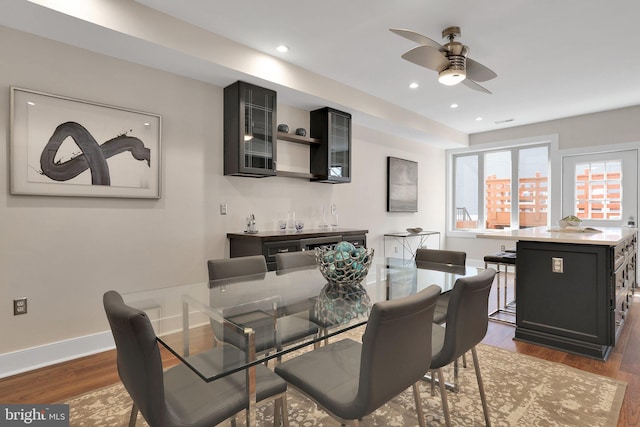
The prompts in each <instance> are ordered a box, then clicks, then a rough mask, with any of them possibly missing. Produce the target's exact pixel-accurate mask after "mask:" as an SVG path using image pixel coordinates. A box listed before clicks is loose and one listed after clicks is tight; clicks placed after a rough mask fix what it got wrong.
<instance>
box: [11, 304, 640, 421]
mask: <svg viewBox="0 0 640 427" xmlns="http://www.w3.org/2000/svg"><path fill="white" fill-rule="evenodd" d="M513 335H514V327H513V326H510V325H505V324H502V323H496V322H489V331H488V332H487V336H486V337H485V339H484V341H483V342H484V343H486V344H489V345H493V346H496V347H500V348H503V349H506V350H510V351H514V352H518V353H523V354H528V355H531V356H535V357H538V358H541V359H546V360H550V361H554V362H558V363H563V364H565V365H568V366H572V367H575V368H578V369H581V370H584V371H588V372H593V373H596V374H600V375H604V376H608V377H612V378H618V379H621V380H624V381H626V382H627V383H628V387H627V391H626V394H625V398H624V403H623V405H622V410H621V413H620V418H619V421H618V426H619V427H621V426H637V425H640V293H638V295H636V297H635V300H634V304H633V305H632V308H631V313H630V315H629V317H628V319H627V325H626V327H625V328H624V331H623V333H622V335H621V337H620V340H619V342H618V345H617V346H616V347H615V349H614V350H613V351H612V354H611V356H610V357H609V359H608V360H607V361H606V362H602V361H597V360H593V359H588V358H585V357H581V356H576V355H572V354H568V353H565V352H562V351H557V350H551V349H548V348H544V347H539V346H536V345H532V344H526V343H522V342H518V341H514V340H513ZM163 359H164V360H165V361H166V363H167V364H173V363H175V359H174V358H172V357H171V356H170V355H168V354H167V353H166V352H165V353H163ZM118 381H119V378H118V373H117V370H116V354H115V351H107V352H104V353H100V354H96V355H92V356H87V357H83V358H80V359H76V360H73V361H69V362H64V363H60V364H58V365H54V366H51V367H46V368H42V369H37V370H34V371H31V372H26V373H23V374H19V375H16V376H13V377H9V378H5V379H2V380H0V402H1V403H56V402H62V401H65V400H67V399H69V398H71V397H73V396H76V395H79V394H82V393H86V392H88V391H91V390H95V389H98V388H101V387H105V386H108V385H111V384H114V383H116V382H118ZM597 392H598V390H594V393H597Z"/></svg>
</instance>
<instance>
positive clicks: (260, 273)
mask: <svg viewBox="0 0 640 427" xmlns="http://www.w3.org/2000/svg"><path fill="white" fill-rule="evenodd" d="M207 266H208V269H209V280H220V279H234V278H235V279H237V280H238V281H243V280H256V279H264V277H265V274H266V273H267V263H266V261H265V258H264V256H263V255H254V256H246V257H237V258H224V259H214V260H209V261H208V262H207ZM230 284H231V282H230ZM236 314H238V313H236ZM276 315H277V314H276ZM274 322H275V324H272V325H271V326H270V327H269V330H270V331H275V334H269V333H257V334H256V343H255V346H256V348H255V351H256V353H265V352H267V353H268V352H269V350H272V349H278V350H279V349H281V348H282V346H285V345H288V344H291V343H295V342H297V341H300V340H302V339H304V338H306V337H309V336H317V335H318V331H319V328H318V325H316V324H315V323H313V322H312V321H310V320H308V319H304V318H301V317H296V316H286V317H276V318H275V319H274ZM246 326H250V327H254V329H256V330H259V329H261V328H264V327H265V326H264V325H253V324H247V325H246ZM211 327H212V329H213V332H214V339H215V340H216V341H217V342H222V341H224V342H228V343H230V344H233V345H235V346H236V347H238V348H240V349H242V350H245V349H246V348H245V347H246V341H245V337H244V336H242V335H239V334H234V333H233V332H228V331H224V328H223V326H222V325H221V324H220V323H218V322H216V321H215V320H213V319H211Z"/></svg>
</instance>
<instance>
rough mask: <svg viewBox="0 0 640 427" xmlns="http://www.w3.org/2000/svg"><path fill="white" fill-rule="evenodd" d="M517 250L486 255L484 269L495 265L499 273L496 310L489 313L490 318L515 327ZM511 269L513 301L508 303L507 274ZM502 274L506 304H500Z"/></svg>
mask: <svg viewBox="0 0 640 427" xmlns="http://www.w3.org/2000/svg"><path fill="white" fill-rule="evenodd" d="M516 255H517V252H516V249H515V248H514V249H507V250H506V251H504V252H498V253H495V254H492V255H486V256H485V257H484V268H488V266H489V265H495V266H496V271H497V272H498V274H497V277H498V284H497V288H496V290H497V292H496V302H497V304H496V309H495V310H494V311H492V312H491V313H489V318H490V319H492V320H495V321H498V322H503V323H509V324H512V325H515V323H516V322H515V314H516V298H515V289H516V280H515V273H516ZM509 267H512V268H513V275H514V280H513V292H514V295H513V299H512V300H511V301H509V302H508V292H507V284H508V280H507V273H508V272H509ZM501 273H504V283H503V285H502V288H503V291H504V304H502V305H501V304H500V282H501V280H500V276H502V274H501ZM501 313H505V314H508V315H510V316H513V318H511V317H508V318H505V317H504V316H500V314H501Z"/></svg>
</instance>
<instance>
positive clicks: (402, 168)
mask: <svg viewBox="0 0 640 427" xmlns="http://www.w3.org/2000/svg"><path fill="white" fill-rule="evenodd" d="M387 212H418V163H417V162H412V161H411V160H404V159H398V158H396V157H387Z"/></svg>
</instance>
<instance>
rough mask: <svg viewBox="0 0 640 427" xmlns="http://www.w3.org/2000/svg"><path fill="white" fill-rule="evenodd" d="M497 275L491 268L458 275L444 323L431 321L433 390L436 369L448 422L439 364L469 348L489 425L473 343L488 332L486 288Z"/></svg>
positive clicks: (487, 296)
mask: <svg viewBox="0 0 640 427" xmlns="http://www.w3.org/2000/svg"><path fill="white" fill-rule="evenodd" d="M495 275H496V271H495V270H494V269H492V268H489V269H486V270H485V271H483V272H482V273H480V274H477V275H475V276H471V277H461V278H459V279H458V280H456V283H455V285H454V286H453V290H452V291H451V292H450V294H451V298H450V300H449V308H448V310H447V318H446V319H445V322H446V326H442V325H438V324H436V323H433V324H432V329H433V346H432V352H431V367H430V370H431V378H432V381H431V387H432V393H433V387H434V382H433V378H434V377H435V372H434V371H436V372H437V374H438V383H439V387H440V395H441V396H442V409H443V412H444V416H445V422H446V425H447V426H450V425H451V420H450V415H449V405H448V404H447V394H446V391H445V385H444V375H443V372H442V368H443V367H444V366H447V365H449V364H450V363H454V362H455V360H456V359H457V358H458V357H460V356H461V355H463V354H464V353H466V352H467V351H469V350H471V354H472V356H473V366H474V368H475V372H476V379H477V381H478V388H479V389H480V398H481V400H482V409H483V412H484V419H485V423H486V425H487V426H490V425H491V421H490V419H489V408H488V407H487V398H486V396H485V393H484V386H483V384H482V375H481V374H480V366H479V364H478V354H477V352H476V345H478V344H479V343H480V341H482V339H483V338H484V336H485V335H486V333H487V327H488V323H489V312H488V305H489V292H490V291H491V285H492V283H493V279H494V277H495Z"/></svg>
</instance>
